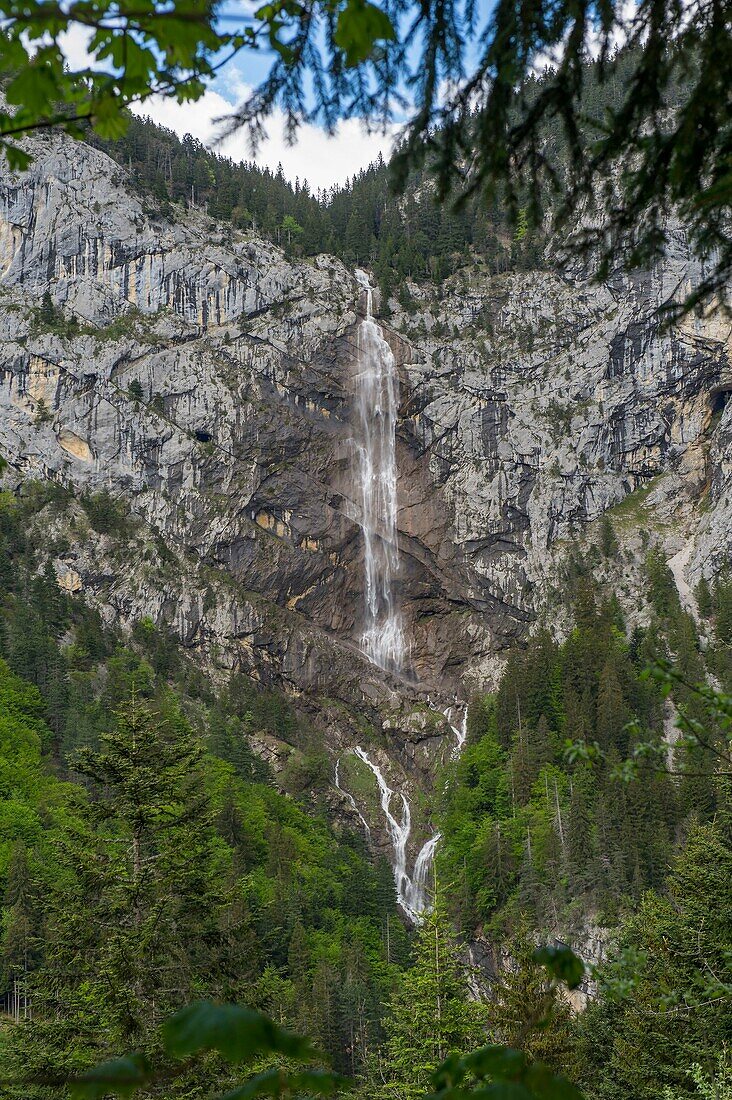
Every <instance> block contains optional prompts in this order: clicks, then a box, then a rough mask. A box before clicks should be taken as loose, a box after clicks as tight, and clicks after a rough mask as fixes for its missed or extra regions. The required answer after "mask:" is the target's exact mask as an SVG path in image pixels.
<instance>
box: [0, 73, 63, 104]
mask: <svg viewBox="0 0 732 1100" xmlns="http://www.w3.org/2000/svg"><path fill="white" fill-rule="evenodd" d="M58 92H59V81H58V78H57V75H56V73H55V72H54V71H53V69H52V68H51V67H50V66H48V65H28V66H27V67H26V68H24V69H23V70H22V71H21V72H19V73H18V75H17V76H16V77H14V79H13V80H11V81H10V83H9V84H8V86H7V89H6V92H5V98H6V99H7V101H8V103H14V104H17V105H18V106H20V107H22V108H23V110H24V111H29V112H32V113H34V114H38V115H42V114H44V113H46V112H50V111H51V108H52V107H53V105H54V103H55V100H56V97H57V96H58Z"/></svg>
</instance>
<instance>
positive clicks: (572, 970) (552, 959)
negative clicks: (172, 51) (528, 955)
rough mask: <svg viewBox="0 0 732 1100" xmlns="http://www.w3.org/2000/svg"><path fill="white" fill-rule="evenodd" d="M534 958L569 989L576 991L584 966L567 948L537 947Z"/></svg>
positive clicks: (582, 975)
mask: <svg viewBox="0 0 732 1100" xmlns="http://www.w3.org/2000/svg"><path fill="white" fill-rule="evenodd" d="M534 958H535V960H536V961H537V962H538V963H539V964H540V965H541V966H544V967H546V969H547V970H548V971H549V972H550V973H551V974H553V975H554V977H555V978H558V979H559V981H560V982H564V983H565V985H567V986H569V988H570V989H576V988H577V986H578V985H579V984H580V982H581V981H582V978H583V977H584V973H585V964H584V963H583V962H582V959H580V958H578V957H577V955H575V953H574V951H572V950H571V949H570V948H569V947H550V946H548V945H547V946H546V947H539V948H537V949H536V951H535V952H534Z"/></svg>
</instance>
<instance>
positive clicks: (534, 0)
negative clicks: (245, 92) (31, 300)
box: [0, 0, 732, 306]
mask: <svg viewBox="0 0 732 1100" xmlns="http://www.w3.org/2000/svg"><path fill="white" fill-rule="evenodd" d="M0 13H1V14H2V18H3V35H2V38H1V39H0V79H1V80H2V82H3V84H4V87H5V96H6V99H7V106H6V108H5V109H4V110H3V111H1V112H0V134H2V135H4V136H3V138H2V148H3V149H4V151H5V154H6V156H7V158H8V160H9V163H10V166H11V167H13V168H18V167H22V166H23V164H24V163H26V160H27V153H26V152H24V150H23V149H22V148H21V147H20V146H19V145H18V143H17V140H16V139H17V138H18V137H19V136H20V135H22V134H24V133H26V132H28V131H29V130H33V129H35V128H38V127H48V126H59V125H60V126H64V127H65V128H66V129H68V130H70V131H71V132H73V133H77V134H78V133H79V132H80V127H82V126H83V124H85V123H89V124H91V125H92V126H93V127H94V129H95V130H96V131H97V133H99V134H100V135H102V136H104V137H109V138H113V137H116V136H119V135H120V134H121V133H122V132H123V130H124V127H125V125H126V119H125V111H124V109H125V107H126V106H127V105H128V104H129V103H131V102H133V101H141V100H145V99H147V98H148V97H150V96H151V95H157V94H161V95H165V96H173V97H175V98H177V99H178V100H179V101H184V100H189V99H196V98H198V97H200V96H201V95H202V94H203V92H204V90H205V87H206V83H207V81H210V79H211V78H212V77H213V76H214V75H215V73H216V71H217V70H218V69H220V68H221V67H222V66H225V65H226V64H227V63H229V62H231V61H232V59H233V58H234V57H235V56H236V55H238V54H241V53H242V52H244V53H245V54H246V51H259V52H260V53H264V54H266V57H267V59H268V61H269V62H270V64H269V69H268V72H267V75H266V76H265V78H264V80H263V81H262V82H261V83H260V84H259V86H257V87H255V89H254V91H253V92H252V93H251V95H250V96H249V97H248V98H247V99H246V101H245V102H243V103H242V104H241V105H240V106H239V107H238V108H237V109H236V111H235V112H234V113H233V114H232V116H231V117H230V118H229V119H228V120H226V129H227V131H228V132H230V131H232V130H234V129H237V128H240V127H245V128H247V129H248V131H249V133H250V135H251V137H252V139H253V141H255V142H256V140H257V139H258V138H259V137H261V135H262V133H263V126H264V124H265V123H266V121H267V119H268V117H269V116H270V115H271V113H272V111H273V110H274V109H275V108H276V107H279V108H281V109H283V110H284V112H285V115H286V118H287V124H288V127H289V129H290V132H291V133H292V134H293V135H294V133H295V131H296V129H297V127H298V125H299V124H300V123H302V122H303V121H305V120H308V121H315V122H319V123H322V124H324V125H325V126H326V127H328V128H331V129H332V128H333V127H334V126H335V124H336V123H337V121H338V120H339V119H340V118H345V117H351V116H353V115H359V116H361V117H363V118H364V119H365V120H367V122H369V123H370V124H372V125H378V124H379V123H385V122H387V121H388V120H390V119H393V118H394V117H400V118H401V117H405V115H406V119H407V121H406V124H405V128H404V134H403V142H402V144H401V147H400V149H399V151H398V153H397V155H396V156H395V158H394V164H393V168H394V173H393V178H394V181H395V182H396V183H397V184H398V185H400V186H403V185H404V184H405V182H406V179H407V177H408V175H409V173H410V171H411V170H412V169H413V168H414V167H415V166H418V165H421V164H424V163H427V164H428V165H429V167H430V170H431V172H432V173H433V175H434V178H435V181H436V197H437V198H438V199H440V200H444V199H446V198H448V197H451V198H454V199H456V200H457V201H458V202H461V201H465V199H466V198H467V197H468V196H470V195H472V194H479V195H481V196H485V197H486V198H487V199H488V200H492V199H493V198H495V196H496V194H497V193H500V194H501V196H502V197H503V199H504V201H505V203H506V205H507V208H508V210H509V212H510V214H511V217H512V219H513V221H514V222H515V223H516V224H517V225H518V224H519V221H520V219H524V221H523V224H526V219H527V217H528V218H529V219H530V220H531V222H533V223H534V224H539V223H540V222H541V221H542V219H543V218H544V217H545V214H546V201H547V196H549V195H554V196H560V200H559V201H556V199H555V201H554V203H553V211H552V219H553V222H554V224H555V225H556V226H561V227H563V240H564V241H565V247H567V248H568V249H569V251H570V252H574V253H575V254H576V253H579V254H580V255H584V256H590V257H591V258H592V265H593V267H594V269H595V270H596V272H597V273H598V274H599V275H600V276H603V277H605V276H607V275H608V274H610V273H611V272H612V271H613V270H614V268H615V267H616V266H617V265H618V263H619V262H620V261H619V257H621V256H622V263H623V264H624V265H625V266H628V267H632V266H634V265H637V264H640V263H648V262H652V261H653V260H655V259H656V258H658V256H659V255H660V254H661V253H662V252H663V250H664V248H665V247H666V245H667V244H668V236H669V233H670V232H672V228H671V227H670V226H669V217H670V215H672V214H674V213H678V215H680V217H681V219H682V220H683V222H684V224H685V227H686V231H687V233H688V237H689V241H690V243H691V245H692V247H693V249H694V251H695V252H696V254H697V255H698V256H699V258H700V259H701V260H702V261H703V263H704V268H703V274H702V275H701V277H700V280H699V283H698V286H697V288H696V289H695V290H694V292H693V294H692V295H691V296H690V297H689V298H688V299H687V301H686V305H687V306H689V305H693V304H696V303H699V302H702V301H704V300H707V299H709V298H710V297H711V296H712V295H713V294H715V293H719V292H722V291H723V288H724V286H725V283H726V281H727V279H728V277H729V274H730V269H731V268H732V237H731V236H730V232H729V224H728V210H729V203H730V198H731V197H732V168H731V165H732V122H730V119H731V118H732V111H731V110H730V89H729V82H728V80H727V75H726V74H727V73H729V71H730V69H731V68H732V35H730V32H729V15H730V12H729V2H728V0H699V2H698V3H696V4H694V5H693V6H688V5H681V4H678V3H677V2H676V0H641V2H640V3H639V4H637V5H636V6H634V7H633V8H632V11H631V14H628V10H627V5H625V4H624V3H622V2H621V0H593V2H589V3H584V4H580V5H577V4H575V3H573V2H570V0H559V2H557V3H554V2H552V3H550V2H549V0H499V2H498V3H497V4H496V5H495V7H493V8H491V10H490V12H488V13H487V14H485V13H483V14H481V12H480V11H479V8H478V5H476V4H475V3H474V0H462V2H461V0H383V2H382V3H381V4H379V5H376V4H373V3H371V2H370V0H273V2H272V3H269V4H266V5H264V6H262V7H260V8H259V9H258V10H257V11H256V12H255V13H254V14H253V15H251V16H249V15H246V14H242V13H236V14H235V15H232V14H231V13H229V12H227V10H226V8H225V6H223V5H222V4H221V3H210V2H208V0H185V2H184V3H177V4H175V5H172V6H171V5H170V4H167V3H156V2H150V0H146V2H144V3H137V2H136V3H130V2H128V0H72V2H70V3H66V4H56V3H49V2H47V0H34V2H31V3H25V2H24V3H20V2H17V0H13V2H8V3H2V4H0ZM74 29H80V30H82V31H83V32H86V33H89V34H90V35H91V37H90V40H89V45H88V54H89V63H88V64H86V65H84V66H83V67H80V68H77V69H74V68H73V67H69V66H68V65H67V61H66V56H65V53H64V42H65V36H66V35H67V34H68V32H69V31H73V30H74ZM619 44H620V45H622V49H621V50H620V51H618V45H619ZM629 57H630V58H631V64H630V65H629V66H628V58H629ZM591 59H594V63H593V64H591V65H588V61H590V60H591ZM618 64H623V65H625V66H626V69H627V71H626V79H625V81H624V86H623V87H622V90H620V92H619V94H618V95H617V96H616V98H615V99H614V101H613V102H612V103H608V102H606V101H605V102H603V103H602V105H601V108H600V109H597V106H596V104H595V103H594V101H593V97H592V95H591V94H588V72H589V71H590V70H592V71H593V75H592V80H590V83H592V81H594V82H595V83H598V82H599V83H600V84H602V83H604V82H605V81H606V80H608V79H611V78H612V74H613V73H614V71H615V70H616V68H617V66H618ZM680 88H681V89H682V91H681V93H680V94H679V89H680ZM580 215H581V216H580Z"/></svg>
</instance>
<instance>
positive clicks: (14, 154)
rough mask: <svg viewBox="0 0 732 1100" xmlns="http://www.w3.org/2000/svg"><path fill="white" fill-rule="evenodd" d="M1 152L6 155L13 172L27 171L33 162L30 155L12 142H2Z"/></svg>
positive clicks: (0, 143) (0, 144) (0, 145)
mask: <svg viewBox="0 0 732 1100" xmlns="http://www.w3.org/2000/svg"><path fill="white" fill-rule="evenodd" d="M0 150H2V152H3V153H4V154H5V159H6V160H7V162H8V168H9V169H10V171H11V172H23V171H25V169H26V168H27V167H28V165H29V164H30V162H31V160H32V158H31V156H30V154H29V153H26V152H25V150H24V149H21V148H20V147H19V146H18V145H15V144H13V142H10V141H3V142H0Z"/></svg>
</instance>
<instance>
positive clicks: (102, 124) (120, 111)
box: [93, 96, 129, 141]
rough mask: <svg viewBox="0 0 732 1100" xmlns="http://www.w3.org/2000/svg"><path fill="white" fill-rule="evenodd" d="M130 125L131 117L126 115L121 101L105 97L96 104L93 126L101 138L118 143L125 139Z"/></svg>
mask: <svg viewBox="0 0 732 1100" xmlns="http://www.w3.org/2000/svg"><path fill="white" fill-rule="evenodd" d="M128 125H129V116H128V115H127V114H126V113H125V110H124V103H123V101H122V100H121V99H114V98H112V96H104V97H102V98H101V99H99V100H97V101H96V102H95V104H94V116H93V126H94V130H95V131H96V133H97V134H99V136H100V137H102V138H106V139H107V140H108V141H116V140H117V138H121V137H124V135H125V133H126V132H127V127H128Z"/></svg>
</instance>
